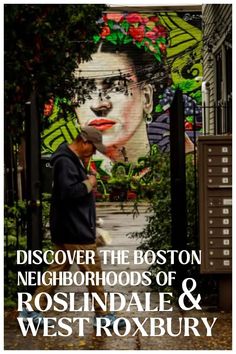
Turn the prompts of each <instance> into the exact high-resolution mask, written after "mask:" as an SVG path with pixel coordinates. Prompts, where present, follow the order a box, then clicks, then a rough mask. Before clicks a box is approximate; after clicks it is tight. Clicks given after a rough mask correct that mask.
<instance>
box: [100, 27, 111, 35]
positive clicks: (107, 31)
mask: <svg viewBox="0 0 236 354" xmlns="http://www.w3.org/2000/svg"><path fill="white" fill-rule="evenodd" d="M110 33H111V30H110V28H109V27H108V26H104V27H103V28H102V32H101V34H100V36H101V38H106V37H107V36H108V35H109V34H110Z"/></svg>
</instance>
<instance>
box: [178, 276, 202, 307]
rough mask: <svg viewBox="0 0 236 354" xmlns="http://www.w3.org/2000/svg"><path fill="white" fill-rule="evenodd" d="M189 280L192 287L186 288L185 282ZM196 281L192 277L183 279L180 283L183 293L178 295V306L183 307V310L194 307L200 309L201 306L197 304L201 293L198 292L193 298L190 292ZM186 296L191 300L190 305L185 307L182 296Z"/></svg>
mask: <svg viewBox="0 0 236 354" xmlns="http://www.w3.org/2000/svg"><path fill="white" fill-rule="evenodd" d="M188 281H191V282H192V287H191V288H190V289H188V287H187V282H188ZM196 286H197V283H196V280H195V279H193V278H187V279H184V281H183V283H182V289H183V294H181V295H180V297H179V306H180V307H181V308H182V309H183V310H192V309H194V308H196V309H197V310H201V306H200V305H199V302H200V300H201V295H200V294H198V296H197V298H196V299H195V298H194V297H193V295H192V294H191V293H192V291H193V290H194V289H195V288H196ZM186 296H187V298H188V299H189V300H190V301H191V303H192V306H190V307H187V306H185V304H184V298H185V297H186Z"/></svg>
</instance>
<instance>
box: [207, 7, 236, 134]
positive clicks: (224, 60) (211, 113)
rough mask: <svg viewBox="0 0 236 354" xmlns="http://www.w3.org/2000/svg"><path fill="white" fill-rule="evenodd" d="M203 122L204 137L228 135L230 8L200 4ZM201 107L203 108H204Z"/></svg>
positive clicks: (229, 113) (230, 106)
mask: <svg viewBox="0 0 236 354" xmlns="http://www.w3.org/2000/svg"><path fill="white" fill-rule="evenodd" d="M202 19H203V83H202V91H203V121H204V124H203V126H204V131H205V133H206V134H214V135H216V134H230V133H231V132H232V5H231V4H209V5H203V8H202ZM204 106H205V108H204Z"/></svg>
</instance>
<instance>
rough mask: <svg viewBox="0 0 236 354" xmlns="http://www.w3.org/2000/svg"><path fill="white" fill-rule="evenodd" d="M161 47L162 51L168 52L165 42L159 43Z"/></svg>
mask: <svg viewBox="0 0 236 354" xmlns="http://www.w3.org/2000/svg"><path fill="white" fill-rule="evenodd" d="M159 48H160V50H161V52H162V53H165V52H166V45H165V44H163V43H159Z"/></svg>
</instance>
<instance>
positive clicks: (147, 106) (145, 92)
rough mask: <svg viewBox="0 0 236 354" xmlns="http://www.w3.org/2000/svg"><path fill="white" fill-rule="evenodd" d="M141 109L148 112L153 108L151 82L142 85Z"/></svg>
mask: <svg viewBox="0 0 236 354" xmlns="http://www.w3.org/2000/svg"><path fill="white" fill-rule="evenodd" d="M142 101H143V110H144V112H145V113H146V114H150V113H151V112H152V110H153V87H152V85H151V84H144V85H143V87H142Z"/></svg>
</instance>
